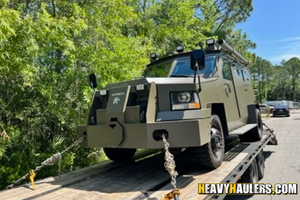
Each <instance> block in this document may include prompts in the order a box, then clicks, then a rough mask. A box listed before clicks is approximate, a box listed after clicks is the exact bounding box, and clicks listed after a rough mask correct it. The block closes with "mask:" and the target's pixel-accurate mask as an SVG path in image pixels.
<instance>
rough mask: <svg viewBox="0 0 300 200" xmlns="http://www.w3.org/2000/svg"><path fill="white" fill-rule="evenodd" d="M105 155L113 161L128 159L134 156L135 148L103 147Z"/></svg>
mask: <svg viewBox="0 0 300 200" xmlns="http://www.w3.org/2000/svg"><path fill="white" fill-rule="evenodd" d="M103 149H104V152H105V155H106V156H107V157H108V158H109V159H110V160H112V161H115V162H126V161H130V160H131V159H132V157H133V156H134V154H135V152H136V149H121V148H103Z"/></svg>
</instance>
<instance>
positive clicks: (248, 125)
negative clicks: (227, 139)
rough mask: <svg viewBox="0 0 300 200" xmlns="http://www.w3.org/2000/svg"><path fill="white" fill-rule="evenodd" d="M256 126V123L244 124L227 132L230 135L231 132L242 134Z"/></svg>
mask: <svg viewBox="0 0 300 200" xmlns="http://www.w3.org/2000/svg"><path fill="white" fill-rule="evenodd" d="M256 126H257V124H247V125H245V126H242V127H240V128H238V129H235V130H233V131H231V132H230V133H229V134H230V135H231V134H237V135H242V134H244V133H246V132H248V131H249V130H251V129H253V128H255V127H256Z"/></svg>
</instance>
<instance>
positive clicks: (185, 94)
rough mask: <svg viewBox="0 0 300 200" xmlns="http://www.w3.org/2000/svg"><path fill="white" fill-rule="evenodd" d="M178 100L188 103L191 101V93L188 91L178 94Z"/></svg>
mask: <svg viewBox="0 0 300 200" xmlns="http://www.w3.org/2000/svg"><path fill="white" fill-rule="evenodd" d="M177 98H178V101H179V102H180V103H186V102H190V101H191V94H190V93H188V92H181V93H179V94H178V96H177Z"/></svg>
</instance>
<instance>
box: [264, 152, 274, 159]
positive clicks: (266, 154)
mask: <svg viewBox="0 0 300 200" xmlns="http://www.w3.org/2000/svg"><path fill="white" fill-rule="evenodd" d="M273 153H275V152H274V151H264V157H265V160H267V159H268V158H269V157H270V156H271V155H272V154H273Z"/></svg>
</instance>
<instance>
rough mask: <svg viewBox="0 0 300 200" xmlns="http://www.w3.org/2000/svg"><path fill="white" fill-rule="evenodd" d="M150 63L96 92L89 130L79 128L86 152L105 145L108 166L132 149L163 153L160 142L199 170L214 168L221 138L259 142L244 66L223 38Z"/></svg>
mask: <svg viewBox="0 0 300 200" xmlns="http://www.w3.org/2000/svg"><path fill="white" fill-rule="evenodd" d="M151 60H152V62H151V63H150V64H149V65H148V66H147V67H146V69H145V71H144V74H143V75H144V77H143V78H140V79H136V80H131V81H126V82H120V83H113V84H109V85H107V86H106V87H105V88H103V89H102V90H96V91H95V92H94V96H93V101H92V105H91V108H90V112H89V116H88V119H87V124H86V125H83V126H79V127H78V133H77V134H78V136H79V137H82V136H83V135H85V136H86V141H85V142H84V143H83V146H86V147H103V148H104V151H105V153H106V155H107V157H108V158H110V159H111V160H114V161H126V160H129V159H131V158H132V156H133V155H134V153H135V151H136V149H137V148H143V149H161V148H163V143H162V141H161V140H162V136H164V137H165V138H166V139H167V140H168V142H169V144H170V148H174V149H175V148H185V149H187V151H190V152H191V156H195V160H197V161H198V162H199V163H200V164H201V165H203V166H205V167H208V168H217V167H219V166H220V165H221V163H222V161H223V157H224V146H225V142H224V137H226V136H228V135H229V134H239V135H240V138H241V139H242V140H243V141H258V140H260V139H261V137H262V121H261V116H260V112H259V106H258V105H257V104H256V103H255V102H254V101H255V98H254V94H253V89H252V85H251V82H250V77H249V73H248V70H247V67H246V65H247V64H248V61H247V60H246V59H245V58H243V57H242V56H241V55H240V54H239V53H237V52H235V51H234V50H233V49H232V48H231V47H230V46H229V45H228V44H226V42H225V41H224V40H219V41H218V42H215V40H214V39H210V40H208V41H207V48H206V49H205V50H194V51H191V52H183V51H182V50H180V49H178V52H177V53H176V54H174V55H170V56H167V57H164V58H161V59H159V58H158V57H157V54H151ZM91 83H92V84H93V85H96V82H95V77H93V78H92V79H91Z"/></svg>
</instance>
